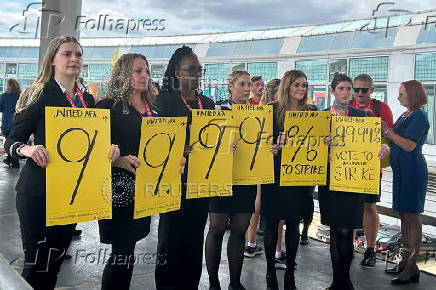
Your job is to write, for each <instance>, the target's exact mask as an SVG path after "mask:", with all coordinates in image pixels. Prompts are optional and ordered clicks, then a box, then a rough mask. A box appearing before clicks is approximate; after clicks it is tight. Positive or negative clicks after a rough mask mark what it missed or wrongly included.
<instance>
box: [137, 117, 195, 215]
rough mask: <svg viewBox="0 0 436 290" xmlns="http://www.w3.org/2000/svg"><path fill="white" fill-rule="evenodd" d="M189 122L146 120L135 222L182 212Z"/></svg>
mask: <svg viewBox="0 0 436 290" xmlns="http://www.w3.org/2000/svg"><path fill="white" fill-rule="evenodd" d="M186 121H187V118H186V117H165V118H163V117H161V118H143V119H142V128H141V142H140V146H139V154H138V155H139V156H138V158H139V162H140V166H139V167H138V168H137V169H136V183H135V210H134V214H133V217H134V218H135V219H138V218H142V217H145V216H151V215H154V214H158V213H164V212H169V211H173V210H178V209H180V199H181V177H180V176H181V172H180V164H181V161H182V157H183V150H184V147H185V138H186Z"/></svg>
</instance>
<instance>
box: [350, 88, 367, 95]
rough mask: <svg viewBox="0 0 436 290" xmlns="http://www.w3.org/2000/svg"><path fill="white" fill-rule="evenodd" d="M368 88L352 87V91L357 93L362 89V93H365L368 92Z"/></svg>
mask: <svg viewBox="0 0 436 290" xmlns="http://www.w3.org/2000/svg"><path fill="white" fill-rule="evenodd" d="M368 90H369V88H354V89H353V91H354V92H355V93H359V91H362V93H364V94H366V93H367V92H368Z"/></svg>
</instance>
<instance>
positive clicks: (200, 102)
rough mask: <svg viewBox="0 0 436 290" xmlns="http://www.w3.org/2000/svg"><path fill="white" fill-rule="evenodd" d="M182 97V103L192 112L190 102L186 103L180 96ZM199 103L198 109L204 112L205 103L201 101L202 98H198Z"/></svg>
mask: <svg viewBox="0 0 436 290" xmlns="http://www.w3.org/2000/svg"><path fill="white" fill-rule="evenodd" d="M180 97H181V98H182V101H183V102H184V103H185V105H186V108H188V110H189V111H191V112H192V107H191V106H190V105H189V104H188V102H186V100H185V98H184V97H183V96H182V95H180ZM197 102H198V108H199V109H201V110H203V102H202V101H201V100H200V97H197Z"/></svg>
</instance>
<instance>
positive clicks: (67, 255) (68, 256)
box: [65, 254, 73, 260]
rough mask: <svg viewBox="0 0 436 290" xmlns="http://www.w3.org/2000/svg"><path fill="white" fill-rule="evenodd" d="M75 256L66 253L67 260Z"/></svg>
mask: <svg viewBox="0 0 436 290" xmlns="http://www.w3.org/2000/svg"><path fill="white" fill-rule="evenodd" d="M72 258H73V256H71V255H70V254H65V260H71V259H72Z"/></svg>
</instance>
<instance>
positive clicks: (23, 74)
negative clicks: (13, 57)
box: [18, 63, 38, 78]
mask: <svg viewBox="0 0 436 290" xmlns="http://www.w3.org/2000/svg"><path fill="white" fill-rule="evenodd" d="M37 74H38V64H37V63H19V64H18V77H19V78H36V76H37Z"/></svg>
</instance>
